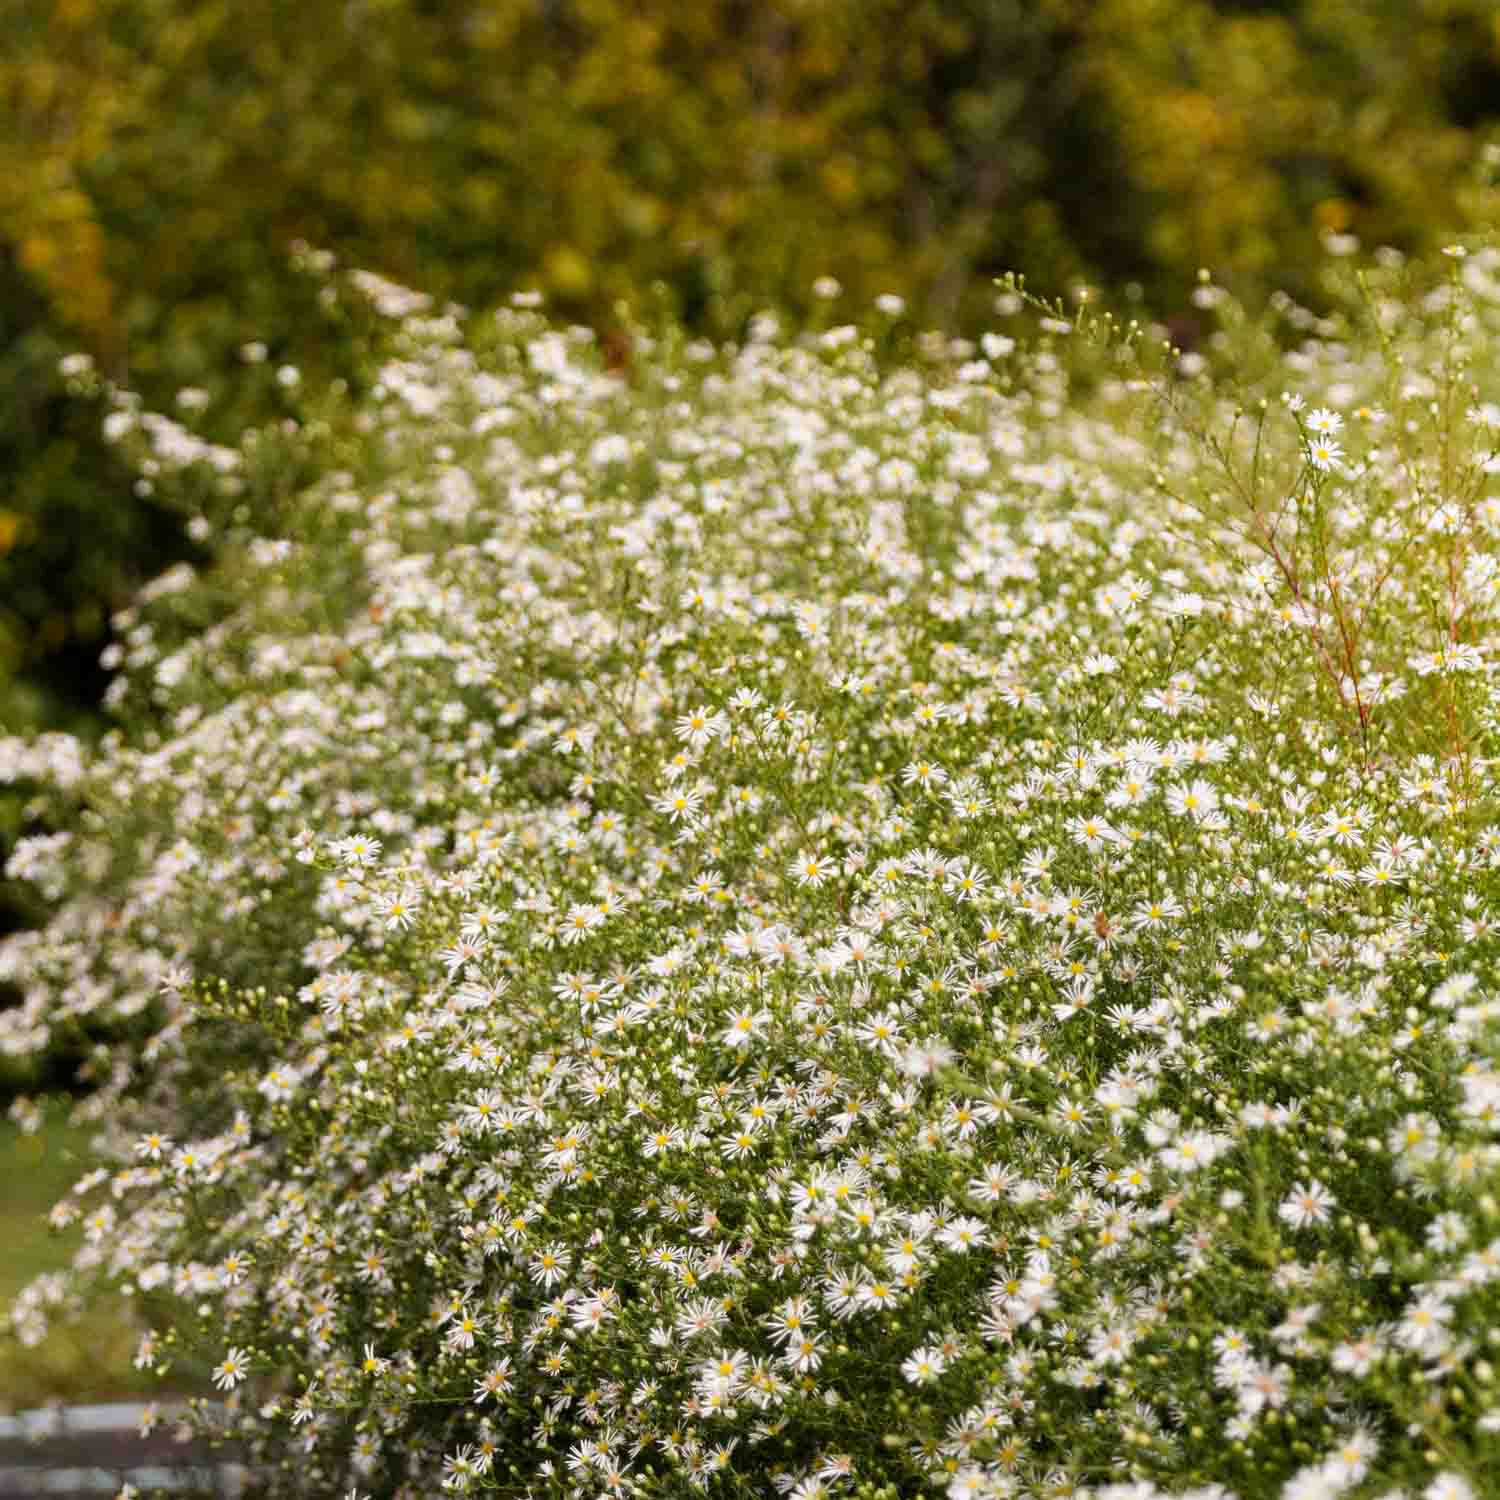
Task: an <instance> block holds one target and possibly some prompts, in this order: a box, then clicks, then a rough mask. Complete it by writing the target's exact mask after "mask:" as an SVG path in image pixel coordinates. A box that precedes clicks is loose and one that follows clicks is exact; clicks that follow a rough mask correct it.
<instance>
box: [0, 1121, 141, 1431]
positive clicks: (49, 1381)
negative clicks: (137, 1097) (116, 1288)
mask: <svg viewBox="0 0 1500 1500" xmlns="http://www.w3.org/2000/svg"><path fill="white" fill-rule="evenodd" d="M88 1141H89V1132H88V1131H87V1130H86V1129H80V1128H78V1127H76V1126H72V1125H69V1124H68V1123H67V1121H66V1118H65V1116H64V1112H63V1111H62V1110H61V1109H60V1108H56V1107H54V1108H53V1109H52V1110H51V1111H50V1112H49V1114H48V1116H47V1118H46V1120H45V1122H44V1123H43V1125H42V1128H41V1129H40V1130H39V1131H38V1132H37V1133H36V1134H35V1135H25V1134H23V1133H22V1132H21V1131H20V1130H19V1129H18V1128H17V1127H16V1126H15V1125H14V1124H12V1123H10V1122H5V1123H0V1245H3V1246H4V1253H3V1254H0V1309H8V1308H9V1306H10V1303H11V1302H12V1300H13V1299H14V1298H15V1297H16V1296H17V1295H18V1294H19V1293H20V1291H21V1290H22V1289H23V1288H24V1287H26V1286H27V1285H29V1284H30V1283H31V1282H32V1281H33V1280H35V1278H36V1277H38V1276H40V1275H43V1274H44V1273H46V1272H48V1271H55V1270H61V1269H62V1268H63V1267H64V1266H65V1265H66V1264H67V1263H68V1261H69V1259H70V1258H71V1256H72V1254H73V1252H74V1251H75V1250H76V1249H77V1247H78V1244H79V1242H80V1240H81V1238H82V1235H81V1232H80V1231H79V1229H78V1228H77V1227H76V1226H75V1227H73V1228H70V1229H68V1230H65V1231H62V1232H57V1231H54V1230H53V1229H52V1228H51V1227H50V1226H49V1225H48V1222H47V1212H48V1210H49V1209H50V1208H51V1207H52V1205H53V1204H54V1203H55V1202H56V1201H57V1200H58V1199H59V1198H60V1197H62V1196H63V1194H65V1193H66V1192H67V1191H68V1189H69V1188H70V1187H71V1186H72V1184H73V1183H74V1182H75V1181H76V1180H77V1179H78V1177H79V1176H81V1175H82V1173H83V1172H84V1171H85V1170H86V1169H87V1166H88V1160H89V1152H88ZM136 1339H137V1334H136V1331H135V1328H134V1326H133V1324H132V1322H131V1319H130V1315H129V1309H128V1308H127V1307H126V1306H125V1305H124V1304H123V1302H122V1301H121V1300H120V1299H117V1298H104V1297H101V1298H100V1299H98V1300H96V1301H94V1302H92V1303H90V1304H89V1305H88V1306H87V1307H86V1308H85V1309H84V1311H83V1314H82V1316H81V1317H79V1318H77V1319H75V1320H72V1321H61V1320H60V1321H59V1322H58V1323H57V1325H56V1327H55V1333H54V1335H53V1336H52V1337H49V1338H48V1339H47V1340H46V1341H45V1342H44V1343H43V1344H42V1345H41V1346H39V1347H38V1348H34V1349H28V1348H27V1347H26V1346H25V1345H24V1344H22V1343H21V1342H20V1340H19V1339H17V1338H16V1337H15V1335H14V1334H13V1333H11V1332H10V1331H9V1328H8V1326H5V1327H4V1328H3V1331H0V1411H5V1410H12V1411H14V1410H24V1409H26V1408H29V1407H34V1406H38V1405H41V1404H43V1403H45V1402H49V1401H63V1402H85V1401H108V1400H115V1399H119V1398H122V1397H128V1396H134V1395H152V1396H157V1395H160V1394H161V1392H160V1389H159V1386H158V1383H157V1382H156V1381H155V1380H154V1379H153V1377H152V1376H151V1375H150V1374H149V1372H146V1371H139V1370H136V1369H135V1368H134V1367H133V1366H132V1364H131V1359H132V1356H133V1354H134V1351H135V1344H136Z"/></svg>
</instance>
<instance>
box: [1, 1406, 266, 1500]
mask: <svg viewBox="0 0 1500 1500" xmlns="http://www.w3.org/2000/svg"><path fill="white" fill-rule="evenodd" d="M185 1410H186V1408H184V1407H181V1406H168V1405H163V1406H159V1407H158V1408H157V1417H156V1421H155V1422H154V1424H152V1425H151V1428H150V1431H149V1432H147V1433H146V1434H145V1435H144V1436H143V1435H142V1428H143V1426H144V1425H145V1424H146V1417H147V1411H148V1408H147V1407H145V1406H143V1405H141V1404H139V1403H135V1402H127V1403H119V1404H114V1405H108V1406H59V1407H51V1408H47V1409H45V1410H41V1411H30V1412H22V1413H21V1414H20V1416H17V1417H0V1500H43V1497H46V1500H113V1497H115V1496H117V1495H119V1494H120V1492H121V1491H122V1490H123V1489H124V1487H125V1486H126V1485H127V1484H129V1485H133V1486H134V1487H135V1488H136V1489H137V1490H139V1491H140V1492H141V1493H142V1494H150V1493H151V1492H153V1491H169V1492H171V1493H172V1494H173V1495H174V1496H181V1497H183V1500H188V1497H199V1496H201V1497H205V1500H207V1497H212V1500H240V1497H241V1496H243V1495H245V1493H246V1487H247V1481H248V1478H249V1475H248V1471H247V1470H246V1469H245V1468H244V1466H243V1465H241V1464H239V1463H237V1462H235V1460H234V1456H233V1454H232V1453H229V1452H227V1451H226V1450H225V1449H224V1448H223V1447H219V1448H212V1447H210V1446H209V1445H208V1444H207V1443H205V1442H203V1441H202V1440H201V1439H199V1438H196V1437H194V1435H193V1434H192V1432H191V1431H190V1430H189V1429H188V1428H187V1427H186V1426H185V1424H184V1423H183V1421H182V1416H183V1413H184V1412H185Z"/></svg>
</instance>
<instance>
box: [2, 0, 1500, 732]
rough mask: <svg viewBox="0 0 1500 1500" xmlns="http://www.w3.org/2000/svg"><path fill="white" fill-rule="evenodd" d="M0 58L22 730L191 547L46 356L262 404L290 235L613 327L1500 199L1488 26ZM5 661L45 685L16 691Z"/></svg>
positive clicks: (118, 35) (1154, 14)
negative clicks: (818, 282)
mask: <svg viewBox="0 0 1500 1500" xmlns="http://www.w3.org/2000/svg"><path fill="white" fill-rule="evenodd" d="M5 32H6V34H5V37H4V40H3V42H0V110H3V118H4V122H5V128H4V129H3V130H0V463H3V465H4V472H5V474H6V476H7V483H6V487H5V489H4V490H0V725H3V724H4V723H5V722H7V721H10V722H14V721H17V720H19V719H21V718H23V717H30V718H37V717H48V718H52V719H55V718H56V717H57V716H58V713H59V712H60V711H61V710H62V708H65V707H66V706H67V705H68V704H70V703H71V702H82V701H86V700H87V699H88V698H89V696H90V694H91V693H92V691H93V688H94V677H93V676H92V674H91V671H90V669H89V668H88V665H87V664H88V663H89V662H90V661H91V660H92V658H93V656H94V655H95V653H96V651H97V647H98V645H99V643H100V641H101V639H102V635H103V631H104V628H105V620H106V618H107V614H108V611H109V610H110V609H112V608H113V607H115V606H116V605H118V604H119V603H120V602H122V600H123V599H124V597H126V595H127V594H128V592H129V590H130V589H131V588H132V586H133V585H134V584H135V583H136V582H138V581H139V580H140V578H141V577H142V576H144V575H145V574H148V573H150V572H153V571H155V570H156V569H158V568H159V567H161V566H162V565H163V564H164V563H165V562H167V561H169V560H171V557H172V556H173V555H176V554H177V553H179V552H180V551H181V550H182V547H183V544H182V542H181V540H180V538H179V537H178V536H177V533H176V531H175V529H174V526H173V524H172V523H171V521H170V518H168V517H165V516H164V515H162V514H161V513H159V512H155V511H153V510H152V509H151V507H150V504H149V502H146V501H143V500H141V499H138V498H135V497H133V496H132V493H131V490H130V486H129V481H128V479H127V478H126V477H125V476H124V475H123V473H121V472H120V469H119V467H118V465H117V464H116V462H115V461H114V459H112V457H111V456H110V455H109V453H108V452H107V451H106V449H105V448H104V447H103V445H102V444H101V443H100V441H99V439H98V437H97V434H96V432H95V430H94V423H93V419H92V416H91V414H90V413H89V411H88V410H87V408H79V407H77V406H76V405H74V404H72V403H70V402H69V401H68V400H67V399H66V398H65V396H64V395H63V392H62V390H61V386H60V382H59V380H58V377H57V375H56V360H57V356H58V355H59V354H60V353H62V352H64V351H65V350H67V349H71V348H82V349H87V350H89V351H90V352H91V353H93V354H94V356H95V357H96V358H97V359H98V361H99V362H100V364H101V366H102V368H103V369H104V370H105V372H106V373H107V374H110V375H112V376H115V377H117V378H121V379H128V380H129V381H130V382H131V383H132V384H133V385H135V386H136V387H138V388H140V389H142V390H143V391H144V392H145V394H146V396H147V398H148V399H149V400H152V401H166V400H169V399H170V394H171V392H172V391H174V390H175V389H176V388H178V387H180V386H182V385H194V386H198V387H202V388H203V389H205V390H206V391H207V392H208V393H209V394H210V396H211V397H212V398H213V399H212V402H211V404H210V406H209V408H208V410H207V413H206V414H205V416H204V418H203V419H202V421H201V422H200V423H199V425H200V426H201V427H203V428H204V429H205V430H206V431H207V433H208V434H209V435H210V436H232V435H233V434H234V433H235V432H236V431H237V429H238V427H239V426H241V425H243V423H244V422H245V421H247V420H251V419H253V418H257V417H260V416H263V415H265V413H266V412H267V411H268V410H270V409H271V407H270V403H271V401H272V399H273V398H274V395H275V390H274V386H273V384H272V383H271V382H270V381H269V380H267V379H263V378H262V379H260V380H259V381H258V383H254V382H252V383H250V384H248V385H247V383H246V376H247V371H246V368H245V366H244V363H243V362H242V361H241V360H239V359H238V358H237V357H236V353H235V351H236V350H237V349H238V348H239V347H240V346H241V345H242V344H243V343H244V342H245V341H247V340H251V339H256V340H264V341H265V342H266V343H267V344H268V345H269V346H270V351H271V361H272V364H273V365H274V364H275V363H278V362H280V361H282V360H289V361H292V362H295V363H297V364H299V365H302V366H304V367H308V366H319V365H321V366H323V367H325V368H326V367H335V368H336V367H337V366H338V364H339V361H340V357H341V356H340V352H339V351H338V350H337V349H336V348H333V347H330V343H329V339H328V333H327V329H326V326H325V325H324V324H323V323H322V322H321V321H320V320H319V318H318V317H317V309H316V307H315V306H313V305H311V303H310V300H309V293H308V291H307V289H306V287H305V285H304V284H303V283H302V279H301V278H298V277H296V276H295V275H294V274H292V273H291V271H290V270H289V267H288V262H287V254H286V247H287V245H288V243H289V241H291V240H292V239H293V238H295V237H301V238H303V239H306V240H308V241H309V242H311V243H313V244H317V245H322V246H327V247H329V248H332V249H334V250H336V251H337V252H339V254H340V255H341V256H342V257H343V258H344V259H345V260H353V261H358V262H361V263H364V264H367V265H369V266H370V267H372V268H374V269H379V270H382V271H385V272H386V273H388V274H390V275H392V276H395V277H397V278H401V279H406V280H409V281H410V282H412V283H413V284H418V285H420V286H422V287H423V288H425V289H428V290H432V291H435V292H437V293H439V294H440V295H444V296H450V297H456V298H459V299H461V300H463V301H465V302H468V303H471V304H475V305H483V304H484V303H486V302H488V301H492V300H495V299H498V298H499V297H501V296H503V295H504V294H506V293H508V292H509V291H511V290H513V289H515V288H516V287H518V286H523V285H534V286H539V287H541V288H543V289H545V290H546V291H547V292H548V293H549V297H550V300H551V301H552V303H553V305H554V306H558V307H561V308H562V309H563V310H565V311H568V312H571V313H574V314H576V315H578V316H580V317H586V318H590V319H592V320H595V321H603V322H608V321H609V320H610V318H611V317H612V312H611V309H612V307H613V304H614V302H615V300H616V299H617V298H620V297H626V298H631V299H634V300H636V301H639V300H640V299H641V298H642V297H643V296H645V295H648V292H649V289H651V288H653V287H656V286H658V285H660V286H662V287H664V288H665V289H666V291H665V295H666V296H667V297H668V298H669V300H670V301H672V302H673V303H674V304H675V306H676V308H677V310H678V311H679V312H680V313H682V314H683V315H684V316H686V317H687V318H688V319H689V320H691V321H693V322H695V323H697V324H699V325H700V326H703V327H705V328H708V329H710V330H712V331H721V332H722V331H725V330H727V329H732V328H733V327H734V326H735V325H736V323H737V322H738V320H739V319H740V318H742V317H743V315H744V313H745V312H746V311H747V310H748V309H749V308H750V307H752V306H757V305H765V304H767V303H770V304H773V305H780V306H782V307H784V308H786V309H787V310H788V311H789V312H790V313H792V314H793V315H796V314H798V313H799V312H801V311H803V310H805V309H806V306H807V304H808V300H809V295H810V287H811V284H812V282H813V281H814V280H815V279H816V278H817V277H818V276H820V275H824V274H829V273H832V274H834V275H836V276H837V277H838V278H839V280H840V281H841V282H842V283H843V284H844V287H845V288H846V291H847V299H846V303H845V304H844V305H846V306H848V307H850V308H853V307H858V306H861V305H863V304H864V303H866V302H867V301H868V299H869V298H871V297H872V296H874V295H875V294H876V293H878V292H884V291H894V292H899V293H902V294H903V295H905V296H906V297H907V298H908V300H909V301H910V303H911V304H912V306H913V308H914V310H915V311H917V312H918V313H919V314H920V315H921V316H922V317H923V318H924V319H930V320H934V321H937V322H940V323H947V324H950V325H953V324H958V325H962V324H963V323H965V322H967V321H971V320H974V319H976V318H977V317H979V316H981V315H982V313H983V311H984V310H985V309H986V308H987V307H988V302H989V287H988V278H989V277H990V276H991V275H993V274H995V273H997V272H999V271H1001V270H1004V269H1008V268H1011V267H1018V268H1022V269H1025V270H1026V271H1028V272H1029V273H1030V274H1031V276H1032V279H1033V280H1034V281H1035V282H1037V283H1039V284H1044V285H1047V286H1050V287H1052V288H1054V289H1056V288H1061V287H1062V286H1064V285H1066V284H1067V283H1068V282H1069V281H1070V280H1072V279H1074V278H1077V277H1084V276H1086V277H1090V278H1104V279H1106V280H1113V281H1115V282H1119V281H1123V280H1126V279H1133V280H1136V281H1139V282H1140V283H1142V285H1143V286H1144V288H1145V289H1146V295H1147V297H1148V299H1150V300H1151V301H1153V302H1154V304H1155V305H1156V306H1157V307H1158V308H1159V309H1162V310H1167V309H1169V308H1170V307H1171V306H1172V305H1173V304H1174V300H1175V299H1176V298H1179V297H1180V296H1181V289H1182V288H1184V287H1185V286H1187V285H1188V284H1189V283H1190V281H1191V278H1192V275H1193V273H1194V272H1195V271H1196V269H1197V267H1198V266H1199V265H1204V264H1206V265H1211V266H1213V267H1214V269H1215V271H1216V273H1218V274H1219V275H1220V276H1222V277H1226V278H1228V279H1230V280H1234V279H1235V278H1236V277H1238V278H1239V279H1240V281H1241V283H1242V285H1248V286H1250V287H1254V286H1256V285H1269V284H1272V283H1280V284H1283V285H1289V286H1290V288H1291V289H1293V290H1303V291H1305V290H1306V289H1307V285H1308V283H1309V279H1310V276H1311V274H1312V272H1311V269H1310V268H1311V267H1312V265H1313V263H1314V260H1315V257H1316V254H1317V247H1318V240H1319V236H1320V234H1321V233H1322V232H1324V231H1327V230H1340V231H1343V230H1348V231H1351V232H1354V233H1357V234H1359V235H1360V236H1362V237H1363V238H1364V239H1365V240H1366V241H1381V242H1390V243H1396V244H1399V245H1404V246H1409V247H1412V248H1416V247H1418V246H1419V245H1421V244H1422V243H1424V242H1426V241H1428V240H1430V238H1431V237H1432V236H1433V235H1436V234H1440V233H1441V234H1446V233H1450V232H1451V231H1452V230H1453V229H1454V228H1456V227H1458V226H1461V225H1463V224H1465V223H1470V222H1474V221H1475V220H1476V218H1482V217H1484V216H1485V215H1487V214H1488V213H1490V211H1491V210H1492V208H1493V202H1492V201H1490V200H1487V199H1486V197H1485V195H1484V194H1483V193H1482V192H1480V191H1479V190H1477V189H1473V190H1471V189H1470V188H1469V187H1468V186H1467V184H1469V183H1470V182H1471V181H1473V179H1472V178H1471V177H1470V176H1469V175H1468V174H1467V171H1466V168H1467V166H1468V164H1469V163H1470V162H1471V161H1472V160H1473V159H1474V156H1475V154H1476V149H1477V146H1478V144H1479V142H1480V141H1481V140H1482V139H1483V138H1484V137H1485V133H1486V132H1487V131H1488V130H1490V129H1491V128H1492V126H1493V125H1494V124H1495V123H1496V119H1495V116H1496V112H1497V110H1500V104H1497V100H1500V19H1497V6H1496V3H1495V0H1262V3H1256V0H1219V3H1209V0H693V3H690V4H689V3H683V0H256V3H255V4H253V5H248V6H247V5H244V4H240V3H237V0H9V3H8V5H7V7H6V22H5ZM18 673H19V674H21V676H22V677H24V678H25V680H27V681H29V682H33V683H41V684H43V685H44V686H45V688H46V691H45V692H44V693H41V694H36V693H32V694H31V695H30V696H26V695H24V694H20V693H18V692H17V691H16V690H15V689H14V687H12V689H11V690H9V691H7V690H6V689H5V688H4V686H3V684H4V682H5V680H6V679H7V678H10V679H15V678H16V674H18Z"/></svg>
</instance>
